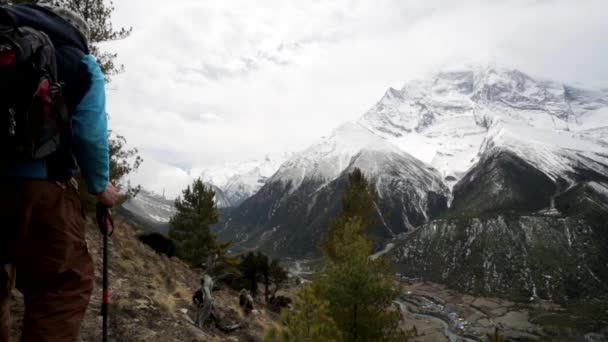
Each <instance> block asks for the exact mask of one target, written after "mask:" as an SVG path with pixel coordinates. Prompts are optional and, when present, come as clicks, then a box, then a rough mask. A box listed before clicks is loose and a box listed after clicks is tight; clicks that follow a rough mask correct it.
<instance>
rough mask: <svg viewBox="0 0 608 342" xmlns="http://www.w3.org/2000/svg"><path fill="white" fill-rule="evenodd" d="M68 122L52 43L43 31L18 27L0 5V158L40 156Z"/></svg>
mask: <svg viewBox="0 0 608 342" xmlns="http://www.w3.org/2000/svg"><path fill="white" fill-rule="evenodd" d="M68 124H69V119H68V113H67V108H66V106H65V103H64V100H63V93H62V85H61V84H60V83H59V82H58V78H57V62H56V57H55V47H54V46H53V43H52V42H51V40H50V38H49V37H48V36H47V35H46V34H45V33H44V32H42V31H39V30H36V29H33V28H31V27H17V25H16V23H15V20H14V18H13V17H12V15H11V14H10V13H8V11H7V10H6V9H4V8H2V7H0V154H1V156H2V157H1V158H0V159H2V160H3V162H8V163H19V162H27V161H32V160H39V159H44V158H45V157H47V156H49V155H50V154H52V153H53V152H55V151H56V150H57V149H58V147H59V145H60V143H61V138H62V133H63V132H65V131H66V128H67V127H68V126H67V125H68Z"/></svg>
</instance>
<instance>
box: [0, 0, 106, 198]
mask: <svg viewBox="0 0 608 342" xmlns="http://www.w3.org/2000/svg"><path fill="white" fill-rule="evenodd" d="M6 8H7V10H8V11H9V13H11V14H12V15H13V17H14V18H15V19H16V21H17V24H18V25H19V26H31V27H34V28H36V29H39V30H41V31H43V32H45V33H47V34H48V35H49V37H50V38H51V41H53V44H54V45H55V49H56V55H57V70H58V74H59V75H58V76H59V81H60V82H62V83H64V84H65V87H64V91H65V94H64V96H65V101H66V105H67V107H68V111H69V113H70V115H71V133H72V141H71V142H68V143H67V144H65V145H64V146H62V147H61V148H60V149H59V151H57V152H56V153H54V154H53V155H51V156H50V157H49V158H47V159H46V160H38V161H34V162H28V163H25V164H20V165H14V166H11V167H9V168H8V169H6V170H4V173H5V175H6V176H9V177H18V178H27V179H54V180H67V179H68V178H70V177H73V176H74V174H75V172H76V170H77V168H78V167H79V168H80V171H81V174H82V177H83V179H84V181H85V183H86V185H87V189H88V190H89V192H90V193H93V194H95V193H100V192H102V191H103V190H104V189H105V187H106V185H107V184H108V182H109V175H110V167H109V147H108V128H107V114H106V111H105V103H106V99H105V90H104V87H105V84H104V75H103V73H102V72H101V69H100V67H99V65H98V64H97V62H96V60H95V58H94V57H93V56H91V55H89V50H88V46H87V43H86V41H85V39H84V38H83V37H82V35H81V34H80V32H79V31H78V30H77V29H76V28H75V27H73V26H72V25H70V24H69V23H67V22H66V21H64V20H63V19H61V18H60V17H58V16H57V15H55V14H54V13H53V12H52V11H50V10H48V9H46V8H42V7H39V6H35V5H14V6H9V7H6Z"/></svg>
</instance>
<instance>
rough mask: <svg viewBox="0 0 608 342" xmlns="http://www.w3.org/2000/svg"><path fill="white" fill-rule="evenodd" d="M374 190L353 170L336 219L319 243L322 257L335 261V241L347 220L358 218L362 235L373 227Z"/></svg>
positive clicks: (358, 172)
mask: <svg viewBox="0 0 608 342" xmlns="http://www.w3.org/2000/svg"><path fill="white" fill-rule="evenodd" d="M375 199H376V189H375V188H374V186H373V184H370V183H369V181H368V180H367V178H365V175H364V174H363V172H361V170H360V169H358V168H355V169H354V170H353V172H352V173H351V174H350V175H349V176H348V183H347V184H346V187H345V189H344V192H343V193H342V206H341V210H340V213H339V214H338V217H336V218H334V219H332V220H331V221H330V223H329V227H328V229H327V232H326V233H325V235H324V236H323V240H322V241H321V252H322V253H323V255H324V257H326V258H329V259H332V260H334V261H335V259H336V257H337V256H336V250H335V247H336V244H335V242H336V240H337V239H339V238H340V234H341V232H342V228H343V227H344V225H345V224H346V223H347V221H348V220H350V219H352V218H359V219H360V222H361V226H362V227H361V228H362V233H366V232H367V230H369V229H370V228H371V227H372V226H373V225H374V220H373V214H374V212H375V211H376V205H375V203H374V201H375Z"/></svg>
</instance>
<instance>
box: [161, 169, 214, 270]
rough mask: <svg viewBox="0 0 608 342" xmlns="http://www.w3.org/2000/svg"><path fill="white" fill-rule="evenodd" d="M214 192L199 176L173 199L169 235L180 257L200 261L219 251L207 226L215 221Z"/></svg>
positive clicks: (190, 260)
mask: <svg viewBox="0 0 608 342" xmlns="http://www.w3.org/2000/svg"><path fill="white" fill-rule="evenodd" d="M214 198H215V192H214V191H213V190H212V189H211V187H209V186H206V185H205V184H204V183H203V181H202V180H201V179H200V178H199V179H196V180H195V181H194V182H193V183H192V185H189V186H188V187H187V188H186V189H185V190H184V191H183V192H182V196H180V197H178V198H177V199H176V200H175V208H176V209H177V212H176V214H175V215H174V216H173V217H172V218H171V221H170V225H171V230H170V231H169V237H170V238H171V239H173V240H174V241H175V243H176V244H177V254H178V256H179V257H180V258H182V259H184V260H187V261H189V262H192V263H194V264H201V263H204V262H206V261H207V259H208V257H211V256H214V255H217V254H218V249H219V245H218V243H217V241H216V238H215V235H214V234H213V233H212V232H211V228H210V226H211V225H213V224H215V223H217V222H218V211H217V208H216V205H215V201H214Z"/></svg>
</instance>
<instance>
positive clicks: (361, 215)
mask: <svg viewBox="0 0 608 342" xmlns="http://www.w3.org/2000/svg"><path fill="white" fill-rule="evenodd" d="M375 197H376V191H375V189H374V187H373V185H371V184H370V183H369V181H368V180H367V179H366V178H365V176H364V175H363V173H362V172H361V171H360V170H358V169H355V170H354V171H353V173H352V174H351V175H350V176H349V181H348V184H347V185H346V188H345V190H344V194H343V196H342V210H341V212H340V214H339V216H338V217H337V218H336V219H335V220H333V221H332V223H331V225H330V228H331V230H330V231H328V233H327V235H326V236H325V237H324V239H323V245H322V252H323V260H324V262H325V268H324V269H323V271H321V272H320V273H319V274H317V275H316V277H315V279H314V281H313V284H314V286H315V289H316V290H317V293H318V294H319V297H320V299H322V300H325V301H327V302H329V312H330V315H331V317H332V318H333V320H334V321H335V323H336V325H337V327H338V329H339V330H340V332H341V335H342V336H343V337H344V339H345V340H346V341H390V340H404V339H405V335H404V334H403V332H402V331H401V330H400V329H399V321H400V313H399V312H398V311H396V310H394V308H392V302H393V300H394V299H395V298H397V297H398V295H399V292H398V289H397V286H398V281H397V278H396V276H395V273H394V272H393V271H392V270H391V267H390V265H389V264H388V262H387V261H386V260H384V259H382V258H378V259H376V260H372V259H370V258H369V256H370V254H371V251H372V241H371V237H370V235H369V232H368V231H369V228H370V227H371V225H372V219H371V215H372V213H373V212H374V210H375V204H374V200H375Z"/></svg>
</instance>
